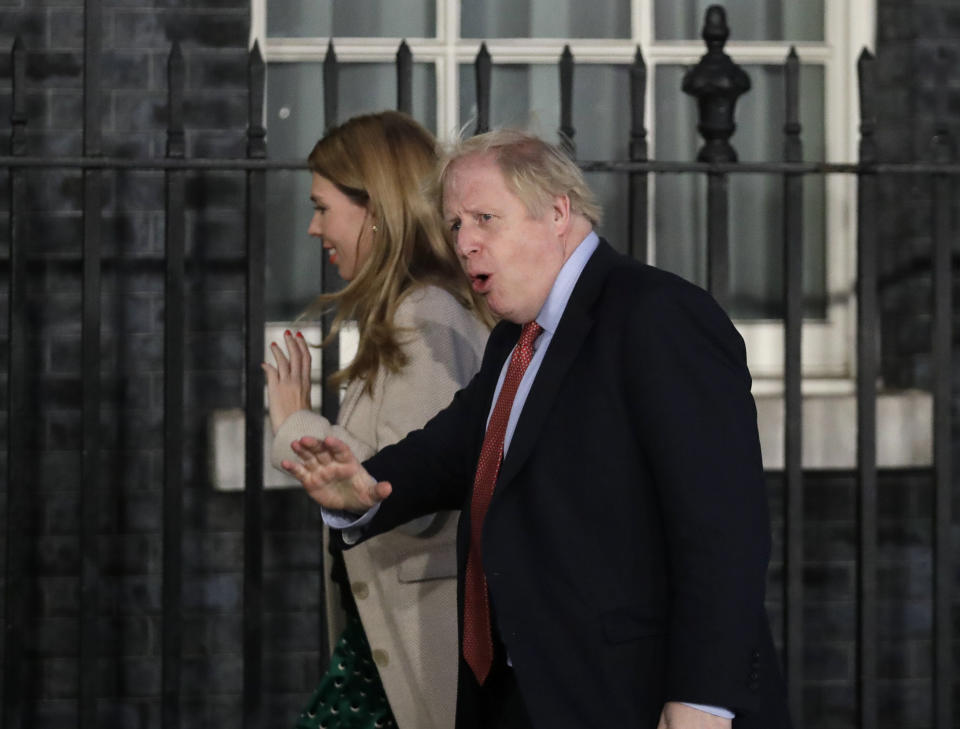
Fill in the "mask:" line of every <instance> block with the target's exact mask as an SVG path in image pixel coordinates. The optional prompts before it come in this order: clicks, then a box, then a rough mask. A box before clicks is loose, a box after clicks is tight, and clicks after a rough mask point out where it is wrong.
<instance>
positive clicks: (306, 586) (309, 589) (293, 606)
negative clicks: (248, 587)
mask: <svg viewBox="0 0 960 729" xmlns="http://www.w3.org/2000/svg"><path fill="white" fill-rule="evenodd" d="M263 582H264V590H263V597H264V599H263V603H264V609H265V610H267V611H276V612H280V611H285V610H316V609H318V608H319V597H320V574H319V572H318V571H317V570H289V571H287V572H284V573H266V574H265V575H264V579H263Z"/></svg>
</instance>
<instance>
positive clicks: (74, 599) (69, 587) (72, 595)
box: [37, 575, 80, 617]
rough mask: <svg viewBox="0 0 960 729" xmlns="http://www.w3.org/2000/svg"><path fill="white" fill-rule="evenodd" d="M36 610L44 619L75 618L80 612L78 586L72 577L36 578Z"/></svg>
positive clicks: (39, 576) (75, 579) (44, 576)
mask: <svg viewBox="0 0 960 729" xmlns="http://www.w3.org/2000/svg"><path fill="white" fill-rule="evenodd" d="M37 610H38V613H39V614H42V615H44V616H46V617H56V616H76V615H78V614H79V610H80V585H79V580H78V578H77V577H74V576H54V577H51V576H47V575H38V576H37Z"/></svg>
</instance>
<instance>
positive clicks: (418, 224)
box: [307, 111, 493, 391]
mask: <svg viewBox="0 0 960 729" xmlns="http://www.w3.org/2000/svg"><path fill="white" fill-rule="evenodd" d="M307 163H308V164H309V166H310V169H311V170H312V171H313V172H314V173H316V174H318V175H320V176H322V177H325V178H326V179H328V180H330V182H332V183H333V184H334V185H336V187H337V188H338V189H339V190H340V191H341V192H343V193H344V194H345V195H347V196H348V197H349V198H351V199H352V200H353V201H354V202H356V203H357V204H360V205H365V206H367V208H368V209H369V210H370V214H371V217H372V219H373V220H374V221H375V223H376V227H375V229H374V232H373V239H372V243H371V247H370V254H369V256H368V257H367V260H366V261H365V262H364V263H363V265H362V266H361V267H360V270H359V271H358V272H357V274H356V275H355V276H354V278H353V280H352V281H350V283H349V284H347V285H346V286H345V287H344V288H343V289H342V290H340V291H338V292H336V293H332V294H321V295H320V296H318V297H317V298H316V299H315V300H314V302H313V303H312V304H311V306H310V307H309V308H308V310H307V313H308V314H315V313H316V312H318V311H321V310H323V309H324V308H326V307H328V306H329V305H331V304H334V305H335V306H336V316H335V317H334V322H333V326H332V328H331V331H330V333H329V334H328V335H327V337H326V339H325V340H324V342H323V343H324V344H327V343H329V342H330V341H331V340H332V339H333V337H334V336H335V335H336V333H337V332H338V331H339V330H340V327H341V325H342V324H343V322H344V321H345V320H356V322H357V327H358V330H359V335H360V336H359V345H358V348H357V355H356V357H355V358H354V359H353V361H352V362H351V363H350V364H349V365H348V366H347V367H345V368H344V369H342V370H340V371H338V372H336V373H334V374H333V375H332V376H331V381H332V382H333V383H334V384H341V383H343V382H345V381H349V380H355V379H361V380H364V383H365V385H364V386H365V388H366V389H367V390H368V391H372V389H373V383H374V380H375V378H376V375H377V372H378V371H379V370H380V369H381V368H385V369H387V370H388V371H392V372H397V371H399V370H400V369H402V368H403V367H404V365H406V364H407V357H406V355H405V354H404V353H403V350H402V349H401V347H400V332H399V330H398V328H397V327H396V325H395V324H394V317H395V315H396V312H397V307H398V306H399V304H400V301H401V300H402V299H403V297H404V295H405V294H407V293H408V292H410V291H411V290H412V289H413V288H414V287H416V286H420V285H434V286H439V287H440V288H442V289H444V290H446V291H447V292H449V293H450V294H451V295H452V296H453V297H454V298H455V299H456V300H457V301H459V302H460V304H462V305H463V306H464V308H466V309H468V310H470V311H472V312H473V313H474V314H475V315H476V316H477V318H478V319H480V320H481V321H483V322H485V323H486V324H488V325H490V324H492V321H493V320H492V317H491V316H490V313H489V310H488V309H487V308H486V304H485V303H484V302H483V301H482V300H481V299H480V298H479V297H478V296H477V295H476V294H475V293H474V292H473V291H472V290H471V288H470V285H469V281H468V280H467V277H466V275H465V274H464V272H463V269H462V268H461V266H460V261H459V259H458V258H457V255H456V252H455V251H454V249H453V247H452V245H451V243H450V242H449V241H448V240H447V238H446V236H445V235H444V233H443V226H442V223H441V221H440V216H439V213H438V211H437V209H436V208H435V207H434V205H433V204H432V201H431V200H430V198H429V195H428V192H427V185H428V183H429V181H430V179H431V178H432V176H433V174H434V170H435V165H436V163H437V145H436V140H435V139H434V138H433V136H432V135H431V134H430V132H428V131H427V130H426V129H424V128H423V127H422V126H420V125H419V124H418V123H417V122H416V121H414V120H413V119H412V118H410V117H409V116H407V115H406V114H402V113H400V112H395V111H385V112H381V113H379V114H367V115H363V116H356V117H353V118H352V119H350V120H348V121H347V122H345V123H344V124H342V125H340V126H338V127H335V128H333V129H331V130H330V131H329V132H328V133H327V134H326V135H324V137H323V138H322V139H321V140H320V141H318V142H317V143H316V145H315V146H314V148H313V151H312V152H310V155H309V157H308V158H307Z"/></svg>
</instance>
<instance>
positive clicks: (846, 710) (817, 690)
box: [803, 681, 857, 729]
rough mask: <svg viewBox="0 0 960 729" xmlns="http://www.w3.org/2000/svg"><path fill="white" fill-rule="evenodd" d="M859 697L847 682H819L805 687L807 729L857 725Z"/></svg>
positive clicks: (804, 705)
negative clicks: (857, 702)
mask: <svg viewBox="0 0 960 729" xmlns="http://www.w3.org/2000/svg"><path fill="white" fill-rule="evenodd" d="M856 701H857V696H856V691H855V690H853V687H852V686H851V685H850V684H849V683H847V682H845V681H834V682H831V683H825V682H818V683H816V684H807V685H805V686H804V687H803V708H804V720H805V729H816V728H818V727H822V728H823V729H827V728H830V729H834V728H838V727H853V726H855V725H856V716H857V704H856Z"/></svg>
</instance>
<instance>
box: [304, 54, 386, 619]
mask: <svg viewBox="0 0 960 729" xmlns="http://www.w3.org/2000/svg"><path fill="white" fill-rule="evenodd" d="M398 68H399V66H398ZM323 93H324V99H328V97H329V96H330V95H331V94H332V95H336V93H337V56H336V53H335V52H334V50H333V42H332V41H331V43H330V46H329V48H328V50H327V57H326V60H325V61H324V62H323ZM337 121H338V119H337V106H336V104H335V103H334V104H330V103H325V105H324V128H325V129H326V130H327V131H329V130H331V129H333V127H335V126H336V125H337ZM320 275H321V279H322V281H323V293H325V294H327V293H331V292H332V291H333V290H334V289H336V288H339V286H340V284H341V281H340V277H339V275H338V274H337V268H336V266H333V265H331V263H330V259H329V258H327V256H322V257H321V271H320ZM333 320H334V314H333V312H332V311H324V313H323V316H322V318H321V326H322V331H323V336H324V338H326V337H327V335H328V334H329V333H330V331H331V329H332V328H333ZM320 358H321V359H320V366H321V372H322V376H323V396H322V398H323V399H322V402H321V404H320V410H321V413H322V414H323V416H324V417H325V418H327V420H329V421H330V422H331V423H334V422H336V420H337V414H338V412H339V410H340V391H339V389H338V388H337V387H336V385H334V384H333V383H332V382H330V375H332V374H333V373H334V372H336V371H337V370H339V369H340V340H339V337H337V338H334V339H332V340H330V342H329V343H328V344H326V345H325V346H324V348H323V351H322V352H321V355H320ZM321 587H322V581H321ZM322 604H323V603H321V605H322ZM321 634H323V635H324V636H325V635H326V631H325V630H324V631H321Z"/></svg>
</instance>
